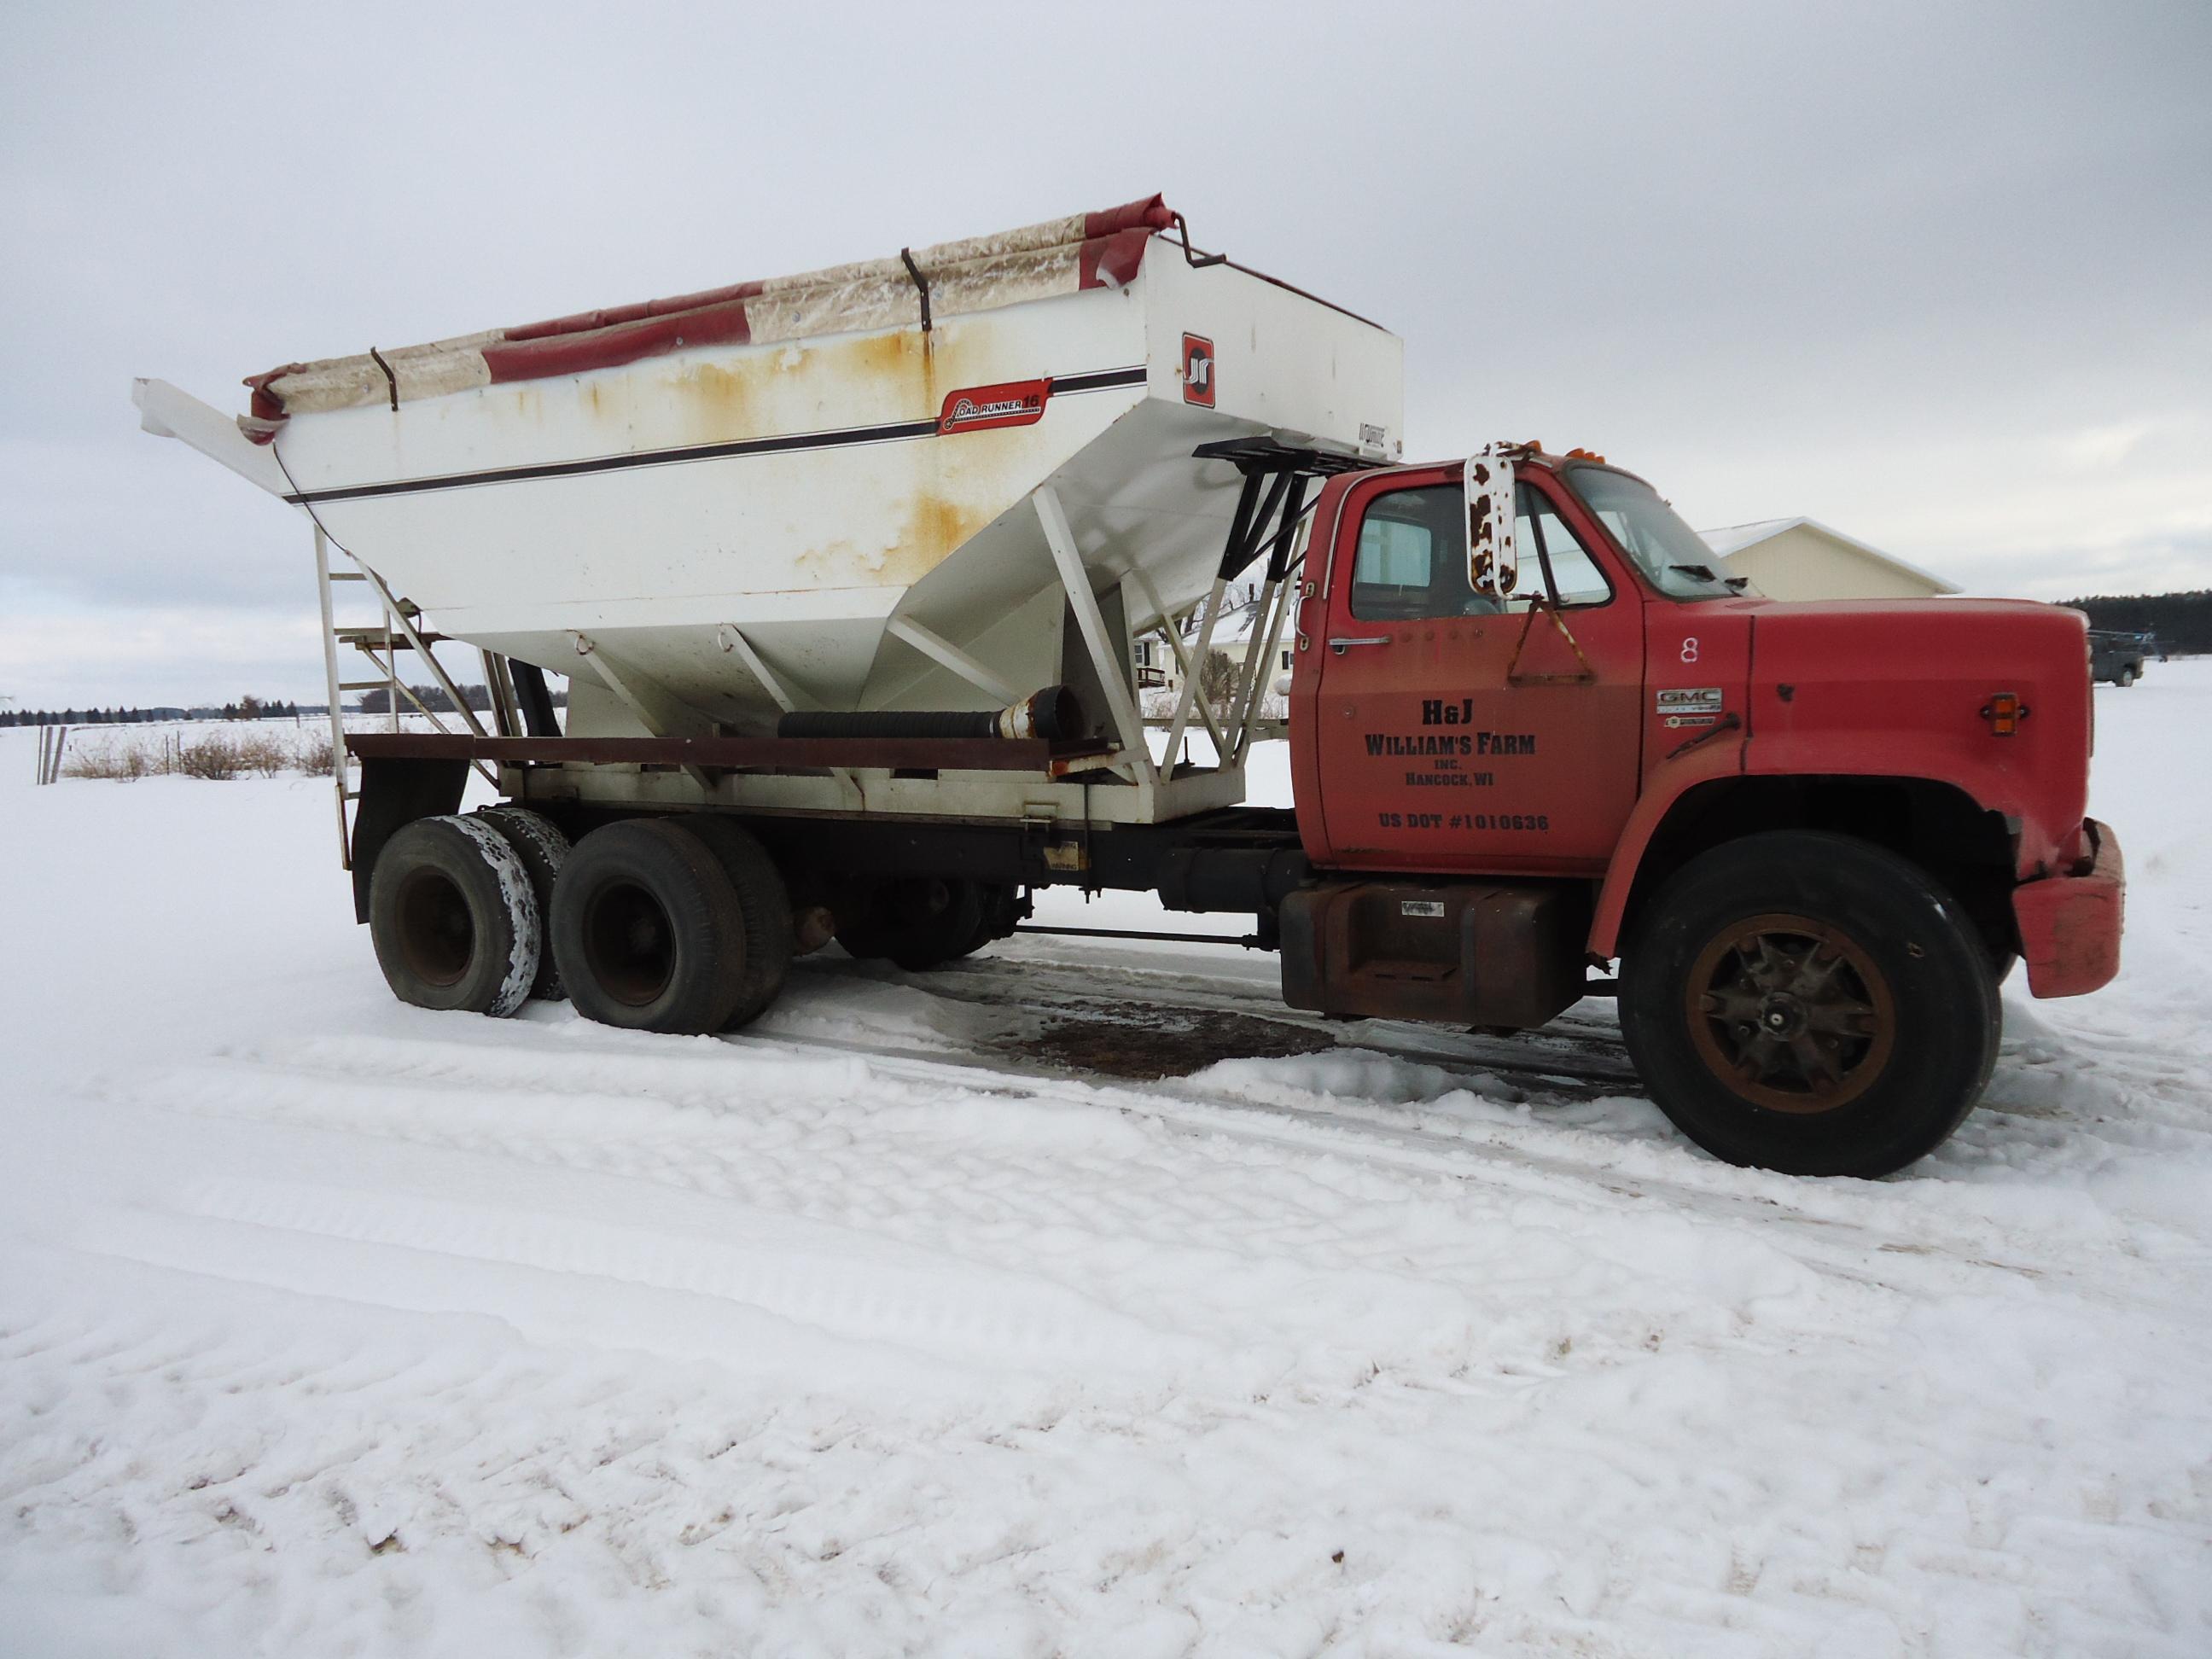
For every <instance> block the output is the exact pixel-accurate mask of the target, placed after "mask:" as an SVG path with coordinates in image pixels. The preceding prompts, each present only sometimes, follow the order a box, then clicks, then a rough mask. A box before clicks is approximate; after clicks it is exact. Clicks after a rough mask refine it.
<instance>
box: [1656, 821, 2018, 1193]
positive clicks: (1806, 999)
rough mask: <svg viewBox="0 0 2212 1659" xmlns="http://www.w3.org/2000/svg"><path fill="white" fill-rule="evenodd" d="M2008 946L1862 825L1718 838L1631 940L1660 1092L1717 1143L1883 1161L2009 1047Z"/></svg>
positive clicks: (1923, 1134) (1773, 1152)
mask: <svg viewBox="0 0 2212 1659" xmlns="http://www.w3.org/2000/svg"><path fill="white" fill-rule="evenodd" d="M1620 1025H1621V1035H1622V1036H1624V1037H1625V1038H1626V1041H1627V1043H1628V1050H1629V1053H1630V1054H1631V1056H1632V1058H1633V1059H1634V1060H1635V1061H1636V1065H1637V1069H1638V1071H1640V1072H1641V1073H1643V1075H1644V1083H1645V1085H1647V1086H1648V1087H1649V1088H1650V1091H1651V1097H1652V1099H1653V1100H1654V1101H1655V1102H1656V1103H1657V1104H1658V1106H1659V1108H1660V1109H1661V1110H1662V1111H1663V1112H1665V1113H1666V1114H1667V1115H1668V1117H1669V1118H1671V1119H1672V1120H1673V1121H1674V1125H1675V1127H1678V1128H1679V1129H1680V1130H1681V1131H1682V1133H1684V1134H1686V1135H1687V1136H1688V1137H1689V1138H1690V1139H1692V1140H1694V1141H1696V1142H1697V1143H1698V1144H1699V1146H1703V1147H1704V1148H1705V1150H1706V1151H1708V1152H1711V1153H1712V1154H1713V1155H1714V1156H1715V1157H1717V1158H1723V1159H1726V1160H1727V1161H1728V1162H1729V1163H1731V1164H1751V1165H1755V1166H1757V1167H1759V1168H1762V1169H1769V1170H1780V1171H1782V1172H1784V1174H1789V1175H1820V1176H1883V1175H1888V1174H1890V1173H1892V1172H1893V1171H1894V1170H1901V1169H1903V1168H1904V1167H1905V1165H1906V1164H1911V1163H1912V1162H1913V1161H1914V1160H1915V1159H1917V1158H1922V1157H1924V1156H1925V1155H1926V1154H1927V1153H1929V1152H1933V1151H1934V1150H1935V1149H1936V1147H1937V1146H1941V1145H1942V1143H1943V1142H1944V1141H1945V1140H1946V1139H1948V1138H1949V1136H1950V1135H1951V1133H1952V1132H1953V1131H1954V1129H1956V1128H1957V1127H1959V1124H1960V1121H1962V1120H1963V1119H1964V1118H1965V1117H1966V1114H1967V1112H1969V1111H1970V1110H1972V1108H1973V1105H1974V1103H1975V1101H1976V1100H1978V1098H1980V1096H1981V1092H1982V1090H1983V1088H1984V1086H1985V1085H1987V1083H1988V1082H1989V1078H1990V1070H1991V1068H1992V1067H1993V1066H1995V1065H1996V1053H1997V1045H1998V1039H1999V1036H2000V1035H2001V1033H2002V1012H2001V1006H2000V1004H1999V1002H1998V1000H1997V994H1996V982H1995V981H1994V980H1993V979H1992V977H1991V975H1990V963H1989V960H1988V957H1987V953H1986V952H1985V951H1984V948H1983V945H1982V943H1981V941H1980V939H1978V937H1977V935H1976V934H1975V933H1974V931H1973V928H1972V925H1971V923H1970V922H1969V921H1967V919H1966V916H1965V915H1964V913H1963V912H1962V911H1961V910H1960V907H1959V905H1958V903H1957V902H1955V901H1954V899H1952V898H1951V897H1950V896H1949V895H1948V894H1947V893H1946V892H1945V891H1944V890H1942V888H1941V887H1939V886H1938V885H1936V883H1935V882H1934V881H1933V880H1931V879H1930V878H1929V876H1928V874H1927V872H1924V871H1923V870H1922V869H1921V868H1920V867H1919V866H1917V865H1914V864H1911V863H1910V862H1908V861H1907V860H1904V859H1902V858H1899V857H1898V856H1897V855H1896V854H1892V853H1889V852H1887V851H1885V850H1883V849H1882V848H1878V847H1875V846H1872V845H1870V844H1869V843H1867V842H1861V841H1856V840H1853V839H1852V838H1850V836H1838V835H1831V834H1827V833H1826V832H1821V831H1813V830H1784V831H1778V832H1773V833H1770V834H1765V835H1758V836H1746V837H1745V838H1743V839H1742V840H1741V841H1736V842H1729V843H1728V844H1727V845H1725V846H1723V847H1719V848H1714V849H1713V850H1712V851H1711V852H1709V853H1706V854H1703V855H1701V856H1700V857H1699V858H1697V859H1694V860H1692V861H1691V862H1690V863H1689V864H1687V865H1686V866H1684V867H1683V868H1682V869H1680V871H1678V872H1675V874H1674V876H1673V877H1671V878H1669V879H1668V882H1667V883H1666V884H1665V885H1664V886H1663V887H1662V888H1661V890H1659V892H1658V893H1657V894H1656V896H1654V898H1653V900H1652V902H1651V903H1650V907H1649V908H1648V909H1647V911H1646V912H1645V915H1644V918H1643V920H1642V921H1641V922H1640V923H1639V924H1638V929H1637V933H1636V937H1635V939H1633V940H1632V944H1631V947H1630V948H1629V950H1627V951H1625V952H1624V960H1623V964H1622V973H1621V996H1620Z"/></svg>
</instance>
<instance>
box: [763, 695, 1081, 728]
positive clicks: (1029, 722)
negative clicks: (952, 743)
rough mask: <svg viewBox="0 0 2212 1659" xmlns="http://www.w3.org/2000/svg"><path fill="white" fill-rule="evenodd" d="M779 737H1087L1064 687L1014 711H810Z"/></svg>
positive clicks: (792, 717) (784, 721)
mask: <svg viewBox="0 0 2212 1659" xmlns="http://www.w3.org/2000/svg"><path fill="white" fill-rule="evenodd" d="M775 734H776V736H778V737H779V738H1030V737H1035V738H1047V739H1048V740H1053V741H1057V740H1059V739H1060V738H1073V737H1080V736H1082V735H1083V705H1082V703H1081V702H1080V701H1079V700H1078V698H1077V697H1076V695H1075V693H1074V691H1073V690H1071V689H1070V688H1069V687H1067V686H1065V685H1052V686H1047V687H1046V688H1045V689H1044V690H1042V691H1040V692H1038V693H1037V694H1036V696H1033V697H1031V698H1030V699H1029V700H1028V701H1026V702H1018V703H1016V704H1015V705H1014V706H1013V707H1012V708H1004V709H965V708H879V709H873V710H870V711H866V712H863V713H859V714H848V713H846V712H844V711H842V710H838V709H826V708H825V709H807V710H800V711H795V712H793V713H792V714H786V715H784V716H782V717H781V719H779V720H777V721H776V723H775Z"/></svg>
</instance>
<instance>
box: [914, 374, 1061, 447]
mask: <svg viewBox="0 0 2212 1659" xmlns="http://www.w3.org/2000/svg"><path fill="white" fill-rule="evenodd" d="M1051 396H1052V382H1051V381H1050V380H1005V381H1001V382H1000V384H999V385H997V386H963V387H962V388H961V389H960V390H959V391H957V392H946V393H945V405H944V407H943V408H942V409H940V410H939V411H938V416H937V435H938V436H939V437H940V438H942V437H945V436H947V435H951V434H952V433H955V432H988V431H990V430H991V429H992V428H994V427H1002V426H1034V425H1036V423H1037V422H1039V421H1041V420H1042V419H1043V418H1044V404H1045V399H1046V398H1049V397H1051Z"/></svg>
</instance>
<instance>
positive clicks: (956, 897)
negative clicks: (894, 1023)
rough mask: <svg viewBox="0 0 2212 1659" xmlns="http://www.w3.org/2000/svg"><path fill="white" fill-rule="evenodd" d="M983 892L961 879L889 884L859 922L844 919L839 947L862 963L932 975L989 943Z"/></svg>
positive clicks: (875, 894)
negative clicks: (885, 964) (883, 962)
mask: <svg viewBox="0 0 2212 1659" xmlns="http://www.w3.org/2000/svg"><path fill="white" fill-rule="evenodd" d="M986 927H987V919H986V915H985V910H984V903H983V892H982V890H981V887H980V886H979V885H978V884H976V883H975V882H972V881H963V880H961V879H959V878H951V879H935V878H910V879H905V880H900V881H894V882H887V883H885V884H884V885H883V886H881V887H878V889H876V890H875V891H874V892H873V893H872V894H870V895H869V896H868V898H867V900H866V903H865V905H864V907H863V908H862V910H861V913H860V915H859V917H857V918H856V919H855V920H854V921H850V922H845V921H843V920H842V916H841V917H840V926H839V927H838V929H837V943H838V944H840V945H843V946H844V947H845V949H846V951H848V952H849V953H850V954H851V955H853V956H856V957H860V958H861V959H862V960H864V961H866V960H869V959H872V958H882V959H888V960H889V961H891V962H893V963H896V964H897V965H898V966H900V967H901V968H903V969H906V970H907V971H908V973H913V974H919V973H926V972H927V971H928V970H929V969H932V968H936V967H941V966H942V965H943V964H944V963H948V962H950V961H951V960H952V959H953V958H954V957H964V956H966V955H967V954H968V953H969V951H974V950H975V949H977V948H979V947H980V946H981V945H985V944H987V942H988V939H989V936H988V934H987V933H986V931H985V930H986Z"/></svg>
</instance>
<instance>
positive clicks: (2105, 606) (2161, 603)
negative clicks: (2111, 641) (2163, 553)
mask: <svg viewBox="0 0 2212 1659" xmlns="http://www.w3.org/2000/svg"><path fill="white" fill-rule="evenodd" d="M2066 603H2067V604H2068V605H2070V606H2071V607H2072V608H2073V609H2075V610H2076V611H2087V613H2088V617H2089V626H2090V627H2092V628H2109V629H2113V630H2114V631H2116V632H2118V633H2123V634H2155V635H2157V636H2158V642H2159V644H2160V645H2161V646H2163V647H2165V648H2166V650H2168V651H2175V652H2180V653H2185V654H2186V653H2191V652H2198V651H2204V652H2212V587H2199V588H2195V589H2192V590H2191V591H2190V592H2185V593H2135V594H2106V593H2099V594H2094V595H2093V596H2091V597H2090V598H2088V599H2069V600H2067V601H2066Z"/></svg>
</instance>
